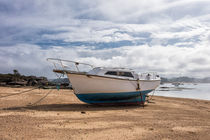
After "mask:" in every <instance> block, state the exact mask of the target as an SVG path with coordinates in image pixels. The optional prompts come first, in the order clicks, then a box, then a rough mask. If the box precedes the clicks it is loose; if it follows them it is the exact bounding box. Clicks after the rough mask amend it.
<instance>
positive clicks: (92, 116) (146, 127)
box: [0, 87, 210, 140]
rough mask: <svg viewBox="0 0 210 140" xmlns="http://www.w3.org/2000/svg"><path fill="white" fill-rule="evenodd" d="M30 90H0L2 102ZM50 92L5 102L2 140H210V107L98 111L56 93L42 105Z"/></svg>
mask: <svg viewBox="0 0 210 140" xmlns="http://www.w3.org/2000/svg"><path fill="white" fill-rule="evenodd" d="M29 89H31V88H9V87H0V96H1V97H2V96H7V95H10V94H14V93H18V92H22V91H26V90H29ZM49 91H50V90H49V89H36V90H33V91H30V92H29V93H23V94H21V95H16V96H8V97H5V98H0V126H1V127H0V139H91V140H98V139H110V140H112V139H113V140H115V139H134V140H135V139H143V140H144V139H150V140H151V139H155V140H158V139H162V140H170V139H172V140H175V139H176V140H177V139H179V140H180V139H181V140H182V139H195V140H197V139H199V140H209V139H210V101H205V100H193V99H181V98H169V97H158V96H154V97H153V100H151V102H150V103H147V104H146V105H145V107H142V106H139V105H135V106H133V105H132V106H95V105H89V104H85V103H82V102H81V101H79V100H78V99H77V98H76V96H74V94H73V92H72V91H71V90H60V91H57V90H55V89H54V90H52V92H51V93H50V94H49V95H48V96H47V97H46V98H45V99H43V100H41V101H40V102H37V101H38V100H40V99H41V98H42V97H44V96H45V95H46V94H47V93H49ZM36 102H37V103H36ZM34 103H36V104H34Z"/></svg>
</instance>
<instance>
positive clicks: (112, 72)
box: [48, 58, 160, 104]
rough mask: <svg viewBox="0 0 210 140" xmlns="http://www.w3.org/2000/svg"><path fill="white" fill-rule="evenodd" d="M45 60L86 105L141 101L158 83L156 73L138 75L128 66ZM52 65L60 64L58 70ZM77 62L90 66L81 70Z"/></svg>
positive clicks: (137, 102) (138, 102)
mask: <svg viewBox="0 0 210 140" xmlns="http://www.w3.org/2000/svg"><path fill="white" fill-rule="evenodd" d="M48 60H49V61H51V62H53V63H54V66H55V69H54V70H53V71H54V72H56V73H62V74H66V75H67V76H68V78H69V81H70V83H71V84H72V88H73V90H74V94H75V95H76V96H77V97H78V98H79V99H80V100H81V101H83V102H85V103H89V104H143V103H144V102H145V100H146V96H147V94H148V93H150V92H152V91H154V90H155V89H156V88H157V87H158V86H159V84H160V77H159V76H158V75H157V74H156V73H143V74H140V75H138V74H137V73H136V72H135V71H133V70H131V69H125V68H107V67H93V66H92V65H89V64H85V63H79V62H74V61H69V60H61V59H54V58H48ZM67 62H68V63H69V62H70V63H74V64H75V67H76V70H71V69H68V68H69V67H68V66H67V65H66V63H67ZM56 64H60V65H61V68H60V69H58V67H57V66H56ZM79 65H87V66H90V67H92V69H91V70H90V71H88V72H81V71H80V70H79V68H78V67H79Z"/></svg>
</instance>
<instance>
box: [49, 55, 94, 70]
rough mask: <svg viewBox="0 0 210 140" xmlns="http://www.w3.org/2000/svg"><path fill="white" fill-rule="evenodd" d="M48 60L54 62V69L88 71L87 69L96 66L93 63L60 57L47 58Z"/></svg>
mask: <svg viewBox="0 0 210 140" xmlns="http://www.w3.org/2000/svg"><path fill="white" fill-rule="evenodd" d="M47 61H49V62H51V63H52V64H53V66H54V70H63V71H76V72H85V71H87V70H85V69H90V68H94V66H93V65H90V64H87V63H82V62H76V61H71V60H64V59H58V58H47ZM87 67H88V68H87Z"/></svg>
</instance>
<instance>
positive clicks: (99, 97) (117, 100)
mask: <svg viewBox="0 0 210 140" xmlns="http://www.w3.org/2000/svg"><path fill="white" fill-rule="evenodd" d="M151 91H152V90H148V91H141V92H140V91H136V92H121V93H86V94H76V96H77V98H78V99H80V100H81V101H83V102H85V103H89V104H142V103H144V102H145V100H146V95H147V94H148V93H149V92H151Z"/></svg>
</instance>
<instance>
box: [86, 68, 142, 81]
mask: <svg viewBox="0 0 210 140" xmlns="http://www.w3.org/2000/svg"><path fill="white" fill-rule="evenodd" d="M88 74H93V75H99V76H105V77H114V78H123V79H137V78H138V74H136V73H135V72H134V71H133V70H131V69H124V68H103V67H96V68H94V69H92V70H91V71H89V72H88Z"/></svg>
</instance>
